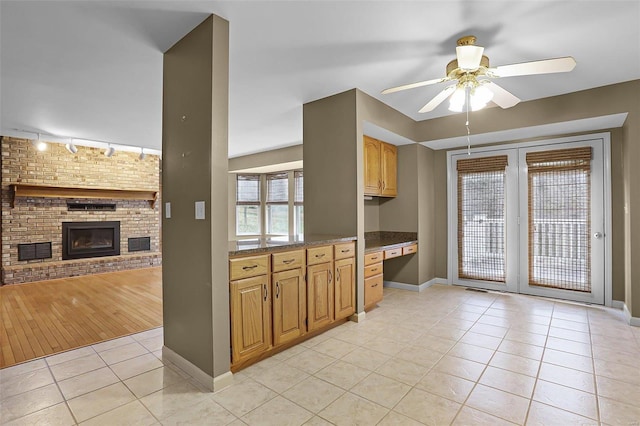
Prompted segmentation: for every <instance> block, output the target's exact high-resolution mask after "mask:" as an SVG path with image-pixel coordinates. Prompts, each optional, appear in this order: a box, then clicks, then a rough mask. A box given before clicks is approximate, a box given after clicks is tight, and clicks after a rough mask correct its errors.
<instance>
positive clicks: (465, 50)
mask: <svg viewBox="0 0 640 426" xmlns="http://www.w3.org/2000/svg"><path fill="white" fill-rule="evenodd" d="M475 43H476V37H475V36H472V35H471V36H465V37H462V38H460V39H458V42H457V47H456V59H454V60H452V61H451V62H449V63H448V64H447V71H446V77H443V78H436V79H433V80H426V81H420V82H417V83H411V84H405V85H403V86H397V87H392V88H389V89H386V90H383V91H382V94H383V95H385V94H388V93H395V92H399V91H402V90H408V89H414V88H416V87H422V86H428V85H431V84H438V83H444V82H447V81H456V83H455V84H452V85H450V86H447V87H445V88H444V89H443V90H442V91H441V92H440V93H438V94H437V95H436V96H435V97H434V98H433V99H431V100H430V101H429V102H428V103H427V104H426V105H425V106H423V107H422V108H421V109H420V111H419V112H429V111H433V110H434V109H435V108H436V107H437V106H438V105H440V104H441V103H442V102H443V101H444V100H445V99H447V98H448V97H449V96H451V100H450V106H449V109H450V110H451V111H458V112H460V111H462V109H463V107H464V106H465V105H467V111H468V108H471V110H477V109H480V108H483V107H484V106H486V104H487V103H488V102H489V101H493V103H495V104H496V105H498V106H500V107H502V108H510V107H512V106H514V105H516V104H517V103H518V102H520V99H518V98H517V97H516V96H514V95H513V94H511V93H510V92H508V91H507V90H505V89H503V88H502V87H500V86H498V85H497V84H495V83H493V82H492V81H491V79H493V78H498V77H514V76H519V75H533V74H550V73H557V72H569V71H571V70H572V69H573V68H574V67H575V66H576V61H575V59H573V58H572V57H571V56H566V57H563V58H554V59H543V60H540V61H532V62H523V63H519V64H511V65H501V66H498V67H495V68H491V67H490V66H489V58H488V57H486V56H484V55H483V52H484V47H480V46H476V45H475Z"/></svg>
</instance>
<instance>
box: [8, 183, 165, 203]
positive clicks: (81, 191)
mask: <svg viewBox="0 0 640 426" xmlns="http://www.w3.org/2000/svg"><path fill="white" fill-rule="evenodd" d="M10 186H11V189H12V194H13V195H12V198H11V207H14V206H15V200H16V197H48V198H91V199H102V200H108V199H112V200H146V201H148V202H149V205H150V206H151V208H155V206H156V201H157V200H158V191H152V190H148V189H114V188H98V187H92V188H87V187H80V186H57V185H39V184H31V183H13V184H11V185H10Z"/></svg>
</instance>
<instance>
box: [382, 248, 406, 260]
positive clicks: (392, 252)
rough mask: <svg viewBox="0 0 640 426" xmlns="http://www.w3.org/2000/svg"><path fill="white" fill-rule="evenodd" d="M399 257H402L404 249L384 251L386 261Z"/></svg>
mask: <svg viewBox="0 0 640 426" xmlns="http://www.w3.org/2000/svg"><path fill="white" fill-rule="evenodd" d="M398 256H402V247H400V248H395V249H390V250H385V251H384V258H385V259H391V258H393V257H398Z"/></svg>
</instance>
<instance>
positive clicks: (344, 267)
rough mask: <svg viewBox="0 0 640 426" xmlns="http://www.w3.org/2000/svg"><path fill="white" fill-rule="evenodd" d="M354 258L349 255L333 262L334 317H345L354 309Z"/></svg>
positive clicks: (337, 318)
mask: <svg viewBox="0 0 640 426" xmlns="http://www.w3.org/2000/svg"><path fill="white" fill-rule="evenodd" d="M355 266H356V260H355V259H354V258H353V257H351V258H348V259H340V260H336V262H335V274H334V275H335V277H336V278H335V280H336V281H335V286H334V287H335V288H334V295H335V318H336V320H339V319H342V318H346V317H348V316H349V315H351V314H353V313H354V312H355V311H356V285H355V283H356V268H355Z"/></svg>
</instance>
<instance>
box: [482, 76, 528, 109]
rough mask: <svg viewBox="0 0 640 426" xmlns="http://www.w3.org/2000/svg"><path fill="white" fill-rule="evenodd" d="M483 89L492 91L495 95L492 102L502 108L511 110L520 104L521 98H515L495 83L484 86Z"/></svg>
mask: <svg viewBox="0 0 640 426" xmlns="http://www.w3.org/2000/svg"><path fill="white" fill-rule="evenodd" d="M483 87H486V88H487V89H489V90H491V92H492V93H493V98H492V99H491V100H492V101H493V103H495V104H496V105H498V106H499V107H501V108H511V107H512V106H514V105H516V104H517V103H518V102H520V99H519V98H517V97H515V96H514V95H513V94H511V92H508V91H506V90H505V89H503V88H502V87H500V86H498V85H497V84H495V83H492V82H489V83H486V84H483Z"/></svg>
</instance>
